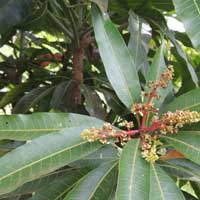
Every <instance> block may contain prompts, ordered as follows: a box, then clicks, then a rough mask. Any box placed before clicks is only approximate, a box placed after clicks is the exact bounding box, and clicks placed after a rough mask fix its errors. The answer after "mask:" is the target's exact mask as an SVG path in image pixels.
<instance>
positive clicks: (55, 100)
mask: <svg viewBox="0 0 200 200" xmlns="http://www.w3.org/2000/svg"><path fill="white" fill-rule="evenodd" d="M70 83H71V82H68V81H64V82H62V83H60V84H58V85H57V86H56V88H55V90H54V92H53V95H52V99H51V102H50V106H51V108H54V109H59V108H60V106H61V104H62V103H63V99H64V97H65V94H66V92H67V89H68V88H69V86H70Z"/></svg>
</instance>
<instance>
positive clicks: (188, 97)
mask: <svg viewBox="0 0 200 200" xmlns="http://www.w3.org/2000/svg"><path fill="white" fill-rule="evenodd" d="M176 110H191V111H197V112H199V111H200V89H198V88H197V89H194V90H191V91H189V92H187V93H185V94H183V95H181V96H179V97H177V98H175V99H174V100H173V101H172V102H171V103H170V104H168V105H167V106H166V107H165V108H164V111H176Z"/></svg>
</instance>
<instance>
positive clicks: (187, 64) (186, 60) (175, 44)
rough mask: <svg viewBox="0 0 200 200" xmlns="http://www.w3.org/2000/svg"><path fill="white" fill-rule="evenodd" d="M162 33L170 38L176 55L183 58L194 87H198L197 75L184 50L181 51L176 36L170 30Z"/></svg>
mask: <svg viewBox="0 0 200 200" xmlns="http://www.w3.org/2000/svg"><path fill="white" fill-rule="evenodd" d="M164 33H166V34H167V36H168V37H169V38H170V40H171V41H172V43H173V44H174V47H175V49H176V51H177V53H178V56H179V57H180V58H181V59H182V60H183V62H184V63H185V64H186V66H187V69H188V72H189V73H190V76H191V78H192V80H193V82H194V84H195V86H196V87H198V82H199V80H198V76H197V74H196V72H195V70H194V68H193V66H192V65H191V63H190V62H189V60H188V58H187V56H186V54H185V52H184V51H183V49H182V47H181V45H180V44H179V43H178V42H177V41H176V38H175V36H174V33H173V32H172V31H169V30H167V31H165V32H164Z"/></svg>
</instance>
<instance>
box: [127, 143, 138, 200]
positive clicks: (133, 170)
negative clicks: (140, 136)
mask: <svg viewBox="0 0 200 200" xmlns="http://www.w3.org/2000/svg"><path fill="white" fill-rule="evenodd" d="M139 144H140V140H138V141H137V143H136V146H135V151H134V155H133V161H132V169H131V176H130V185H129V186H131V191H132V190H133V187H132V185H133V177H134V173H135V165H136V159H137V153H138V147H139ZM131 191H130V192H129V200H133V199H132V192H131Z"/></svg>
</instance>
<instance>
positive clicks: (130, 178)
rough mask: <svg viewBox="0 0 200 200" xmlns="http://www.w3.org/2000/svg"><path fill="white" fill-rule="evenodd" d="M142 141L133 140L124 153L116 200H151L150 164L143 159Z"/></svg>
mask: <svg viewBox="0 0 200 200" xmlns="http://www.w3.org/2000/svg"><path fill="white" fill-rule="evenodd" d="M140 148H141V147H140V140H139V139H137V140H135V139H134V140H131V141H130V142H128V144H126V146H125V148H124V149H123V151H122V154H121V158H120V162H119V176H118V184H117V191H116V200H133V199H137V200H140V199H141V200H147V199H149V164H148V163H147V162H146V161H145V160H144V159H143V158H142V156H141V150H140Z"/></svg>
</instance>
